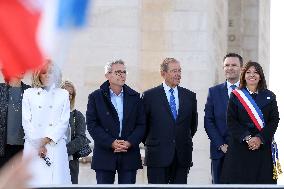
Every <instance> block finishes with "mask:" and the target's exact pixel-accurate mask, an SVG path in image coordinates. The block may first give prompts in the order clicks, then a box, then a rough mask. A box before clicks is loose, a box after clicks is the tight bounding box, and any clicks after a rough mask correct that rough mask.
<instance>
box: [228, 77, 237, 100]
mask: <svg viewBox="0 0 284 189" xmlns="http://www.w3.org/2000/svg"><path fill="white" fill-rule="evenodd" d="M226 82H227V89H228V95H229V97H230V95H231V92H232V91H233V89H232V88H231V86H232V85H236V86H237V87H239V86H240V81H238V82H237V83H234V84H232V83H230V82H229V81H228V80H227V81H226Z"/></svg>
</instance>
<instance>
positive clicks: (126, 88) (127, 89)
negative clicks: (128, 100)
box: [123, 85, 140, 97]
mask: <svg viewBox="0 0 284 189" xmlns="http://www.w3.org/2000/svg"><path fill="white" fill-rule="evenodd" d="M123 90H124V92H125V93H127V94H128V95H130V96H138V97H140V94H139V93H138V92H137V91H135V90H134V89H132V88H130V87H129V86H127V85H124V86H123Z"/></svg>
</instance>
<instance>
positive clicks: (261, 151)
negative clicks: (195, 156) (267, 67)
mask: <svg viewBox="0 0 284 189" xmlns="http://www.w3.org/2000/svg"><path fill="white" fill-rule="evenodd" d="M278 122H279V112H278V107H277V101H276V96H275V94H274V93H273V92H271V91H270V90H268V89H267V85H266V81H265V76H264V73H263V70H262V67H261V66H260V64H259V63H257V62H248V63H247V64H246V65H245V66H244V69H243V70H242V73H241V78H240V87H239V88H238V89H236V90H234V91H233V92H232V94H231V97H230V100H229V103H228V110H227V125H228V131H229V144H228V145H229V147H228V151H227V154H226V156H225V159H224V164H223V169H222V176H221V180H222V182H223V183H225V184H276V183H277V176H278V174H280V173H281V172H282V171H281V167H280V164H279V160H278V149H277V145H276V143H274V138H273V136H274V133H275V132H276V129H277V126H278Z"/></svg>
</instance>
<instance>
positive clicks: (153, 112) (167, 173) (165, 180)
mask: <svg viewBox="0 0 284 189" xmlns="http://www.w3.org/2000/svg"><path fill="white" fill-rule="evenodd" d="M160 70H161V75H162V77H163V78H164V82H163V83H162V84H161V85H159V86H157V87H155V88H152V89H149V90H147V91H146V92H144V95H143V103H144V108H145V112H146V135H145V139H144V144H145V165H146V166H147V177H148V182H149V183H151V184H186V183H187V174H188V171H189V168H190V166H191V165H192V149H193V144H192V137H193V136H194V134H195V132H196V130H197V102H196V95H195V93H193V92H192V91H190V90H188V89H185V88H182V87H179V86H178V85H179V83H180V79H181V67H180V63H179V61H177V60H176V59H174V58H166V59H165V60H164V61H163V63H162V64H161V67H160Z"/></svg>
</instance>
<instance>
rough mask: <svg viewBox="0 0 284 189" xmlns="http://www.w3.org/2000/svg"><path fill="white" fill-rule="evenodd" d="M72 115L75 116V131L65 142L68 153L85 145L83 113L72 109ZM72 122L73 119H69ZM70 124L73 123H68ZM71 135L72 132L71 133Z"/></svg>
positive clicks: (70, 153)
mask: <svg viewBox="0 0 284 189" xmlns="http://www.w3.org/2000/svg"><path fill="white" fill-rule="evenodd" d="M73 112H74V117H75V123H74V131H75V138H74V139H73V140H71V141H70V142H69V143H68V144H67V146H66V147H67V153H68V154H69V155H72V154H74V153H75V152H77V151H78V150H80V149H81V148H82V147H83V146H84V145H86V133H85V132H86V122H85V117H84V115H83V114H82V113H81V112H80V111H78V110H74V111H73ZM70 120H71V121H72V122H74V119H73V118H71V119H70ZM70 125H73V123H70ZM71 135H73V133H72V134H71Z"/></svg>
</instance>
